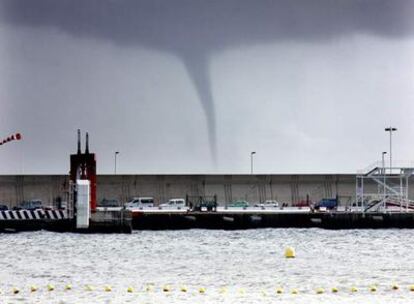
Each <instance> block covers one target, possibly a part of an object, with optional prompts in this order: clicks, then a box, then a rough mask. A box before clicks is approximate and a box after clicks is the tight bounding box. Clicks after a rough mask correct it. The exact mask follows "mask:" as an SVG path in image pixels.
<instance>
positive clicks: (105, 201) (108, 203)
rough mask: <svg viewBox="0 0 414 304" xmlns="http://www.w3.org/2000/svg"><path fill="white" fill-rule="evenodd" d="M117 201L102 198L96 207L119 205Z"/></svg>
mask: <svg viewBox="0 0 414 304" xmlns="http://www.w3.org/2000/svg"><path fill="white" fill-rule="evenodd" d="M119 206H120V204H119V201H118V200H116V199H106V198H104V199H103V200H102V201H101V202H100V203H98V207H119Z"/></svg>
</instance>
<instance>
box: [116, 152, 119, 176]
mask: <svg viewBox="0 0 414 304" xmlns="http://www.w3.org/2000/svg"><path fill="white" fill-rule="evenodd" d="M118 154H119V151H116V152H115V175H116V157H117V156H118Z"/></svg>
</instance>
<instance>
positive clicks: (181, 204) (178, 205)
mask: <svg viewBox="0 0 414 304" xmlns="http://www.w3.org/2000/svg"><path fill="white" fill-rule="evenodd" d="M185 207H186V206H185V199H183V198H173V199H170V200H169V201H168V202H166V203H164V204H161V205H160V208H169V209H184V208H185Z"/></svg>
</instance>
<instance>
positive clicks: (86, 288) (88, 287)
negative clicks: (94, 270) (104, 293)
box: [85, 285, 93, 291]
mask: <svg viewBox="0 0 414 304" xmlns="http://www.w3.org/2000/svg"><path fill="white" fill-rule="evenodd" d="M85 290H86V291H93V287H92V286H91V285H85Z"/></svg>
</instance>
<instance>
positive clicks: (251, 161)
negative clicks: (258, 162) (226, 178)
mask: <svg viewBox="0 0 414 304" xmlns="http://www.w3.org/2000/svg"><path fill="white" fill-rule="evenodd" d="M255 154H256V152H251V153H250V174H252V175H253V155H255Z"/></svg>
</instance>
